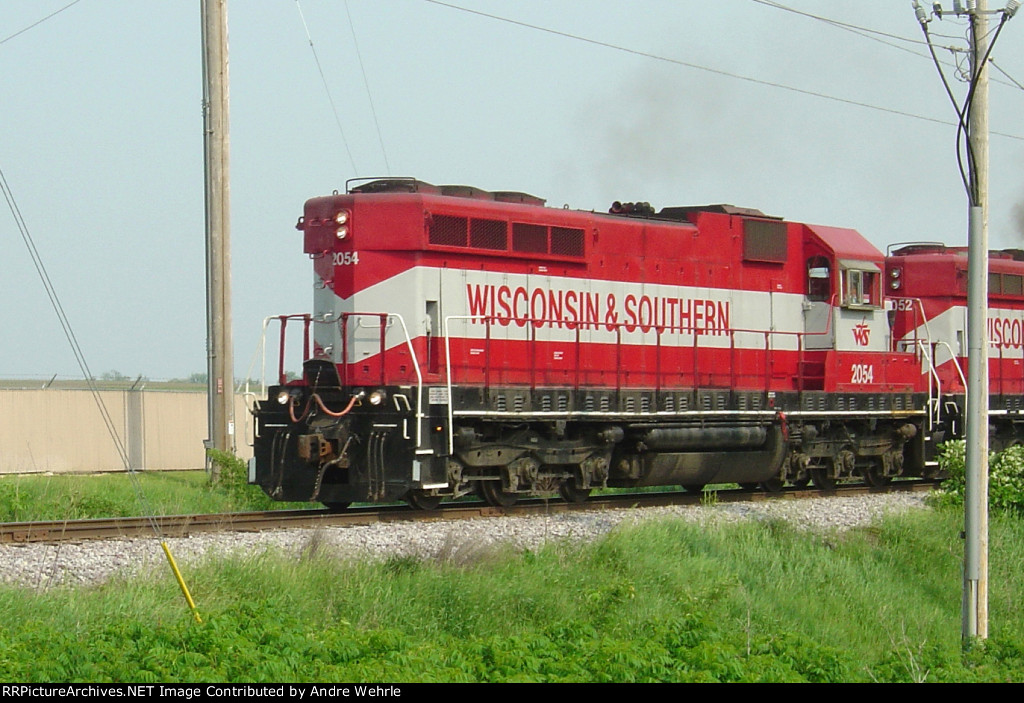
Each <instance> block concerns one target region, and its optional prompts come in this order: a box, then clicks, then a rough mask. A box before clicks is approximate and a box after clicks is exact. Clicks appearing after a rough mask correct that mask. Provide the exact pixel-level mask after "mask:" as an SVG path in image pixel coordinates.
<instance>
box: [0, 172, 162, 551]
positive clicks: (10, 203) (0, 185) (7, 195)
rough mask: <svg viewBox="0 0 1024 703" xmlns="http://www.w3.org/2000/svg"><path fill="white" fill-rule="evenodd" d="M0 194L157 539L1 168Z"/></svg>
mask: <svg viewBox="0 0 1024 703" xmlns="http://www.w3.org/2000/svg"><path fill="white" fill-rule="evenodd" d="M0 190H2V191H3V194H4V199H5V200H6V201H7V207H8V208H9V209H10V211H11V215H12V216H13V217H14V222H15V225H16V226H17V228H18V232H19V233H20V234H21V238H22V241H23V242H24V243H25V247H26V248H27V249H28V253H29V257H30V258H31V259H32V264H33V266H35V269H36V273H38V274H39V278H40V280H41V281H42V283H43V288H44V289H45V290H46V296H47V297H48V298H49V300H50V305H51V306H52V307H53V310H54V312H55V313H56V314H57V320H58V321H59V323H60V326H61V329H62V330H63V332H64V336H65V337H66V338H67V340H68V344H69V345H70V346H71V352H72V354H74V357H75V361H76V362H77V363H78V368H79V369H80V370H81V372H82V375H83V377H84V378H85V383H86V386H87V387H88V389H89V392H90V393H91V394H92V397H93V400H94V401H95V403H96V407H97V408H98V409H99V412H100V416H101V417H102V419H103V424H104V425H105V426H106V428H107V432H108V433H109V434H110V438H111V440H112V441H113V443H114V448H115V450H116V451H117V454H118V457H119V458H120V459H121V463H122V464H123V465H124V468H125V470H126V471H127V472H128V475H129V476H130V477H131V480H132V486H133V488H134V489H135V492H136V498H137V499H138V500H139V503H140V504H141V505H142V506H143V507H144V512H145V513H146V514H147V515H149V522H150V525H151V526H152V528H153V531H154V533H155V534H157V535H160V534H161V531H160V526H159V524H158V523H157V522H156V520H155V518H154V517H153V515H152V513H153V511H152V510H150V509H149V506H148V503H147V501H146V498H145V495H144V494H143V493H142V487H141V486H140V485H139V483H138V477H137V476H136V475H135V473H136V472H135V469H134V467H132V465H131V460H130V459H129V457H128V451H127V449H126V448H125V445H124V442H123V441H122V440H121V436H120V435H119V434H118V432H117V428H116V427H115V425H114V421H113V418H111V416H110V412H109V411H108V410H107V405H106V403H104V402H103V397H102V396H101V395H100V392H99V388H98V387H97V385H96V379H95V377H94V376H93V374H92V370H91V369H90V368H89V363H88V362H87V361H86V358H85V354H84V352H83V351H82V347H81V345H80V344H79V343H78V337H77V336H76V335H75V331H74V329H73V328H72V326H71V321H70V320H69V319H68V316H67V313H66V312H65V311H64V306H63V305H62V304H61V301H60V296H59V295H58V294H57V290H56V288H54V285H53V281H52V280H51V279H50V274H49V273H48V272H47V270H46V265H45V264H44V263H43V259H42V256H40V254H39V250H38V249H37V248H36V245H35V240H34V239H33V238H32V233H31V232H30V231H29V228H28V224H27V223H26V222H25V218H24V216H22V214H21V209H20V208H19V207H18V203H17V200H15V198H14V192H13V191H12V190H11V187H10V184H9V183H8V182H7V176H6V175H5V174H4V171H3V168H0Z"/></svg>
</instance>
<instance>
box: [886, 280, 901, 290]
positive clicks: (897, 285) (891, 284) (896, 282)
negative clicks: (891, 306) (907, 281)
mask: <svg viewBox="0 0 1024 703" xmlns="http://www.w3.org/2000/svg"><path fill="white" fill-rule="evenodd" d="M889 287H890V288H892V289H893V290H899V289H900V288H902V287H903V281H901V280H900V279H898V278H894V279H893V280H891V281H889Z"/></svg>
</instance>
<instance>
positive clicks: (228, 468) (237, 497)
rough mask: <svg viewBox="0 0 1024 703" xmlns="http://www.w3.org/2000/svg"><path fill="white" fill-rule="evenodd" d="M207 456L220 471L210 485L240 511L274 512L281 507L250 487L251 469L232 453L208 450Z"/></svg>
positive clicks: (258, 490)
mask: <svg viewBox="0 0 1024 703" xmlns="http://www.w3.org/2000/svg"><path fill="white" fill-rule="evenodd" d="M206 455H207V456H208V457H210V461H212V462H213V463H214V464H216V465H217V467H218V468H219V469H220V470H219V471H218V472H217V477H216V478H215V479H214V478H213V477H211V479H210V485H211V486H213V487H214V488H216V489H218V490H220V491H222V492H223V493H225V494H226V495H227V496H228V498H229V499H230V501H231V503H232V504H233V505H234V507H235V508H236V509H239V510H272V509H274V508H279V507H281V506H280V504H278V503H276V502H275V501H273V500H271V499H270V498H269V497H268V496H267V495H266V494H265V493H264V492H263V491H262V490H260V489H259V488H258V487H257V486H251V485H249V467H248V465H247V464H246V462H245V460H244V459H240V458H239V457H237V456H235V455H234V454H232V453H231V452H225V451H221V450H219V449H207V450H206Z"/></svg>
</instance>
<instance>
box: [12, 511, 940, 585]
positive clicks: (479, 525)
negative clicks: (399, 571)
mask: <svg viewBox="0 0 1024 703" xmlns="http://www.w3.org/2000/svg"><path fill="white" fill-rule="evenodd" d="M924 495H925V494H923V493H894V494H887V495H866V496H858V497H835V498H817V499H804V500H766V501H759V502H754V503H719V504H715V505H701V506H688V507H682V506H676V507H668V508H645V509H636V510H603V511H599V512H570V513H555V514H552V515H546V516H534V517H492V518H479V519H475V520H459V521H428V522H409V523H388V524H376V525H368V526H358V527H320V528H316V529H286V530H268V531H264V532H219V533H210V534H197V535H193V536H190V537H181V538H171V539H168V540H167V542H168V546H169V548H170V550H171V552H172V553H173V555H174V558H175V559H176V560H177V562H178V563H179V564H182V565H186V564H189V563H193V562H195V560H196V559H198V558H201V557H202V556H203V555H208V554H209V555H215V554H235V553H237V554H246V555H252V554H258V553H260V552H261V551H263V550H266V549H277V550H280V551H281V552H282V553H285V554H299V553H301V552H302V551H304V550H308V549H309V548H310V547H311V546H314V545H315V547H316V548H317V550H318V551H319V552H320V553H325V554H335V555H337V556H338V558H340V559H349V560H357V559H367V558H370V559H374V558H376V559H383V558H387V557H394V556H408V557H418V558H424V559H433V558H439V559H440V558H443V559H446V560H450V561H458V560H460V559H461V558H469V557H470V555H471V554H473V553H476V552H478V551H479V550H481V549H489V548H492V547H493V546H495V545H501V544H509V545H511V546H512V547H514V548H516V549H536V548H538V547H540V546H541V545H542V544H544V543H545V542H549V541H591V540H594V539H597V538H599V537H600V536H602V535H604V534H606V533H607V532H608V531H609V530H611V529H612V528H613V527H615V526H616V525H618V524H620V523H622V522H637V521H641V520H648V519H653V518H663V517H668V516H673V517H678V518H682V519H685V520H691V521H714V520H722V521H737V520H743V519H757V520H765V519H783V520H787V521H789V522H791V523H792V524H794V525H795V526H797V527H799V528H801V529H811V530H829V529H839V530H843V529H848V528H850V527H855V526H861V525H866V524H868V523H870V522H871V521H872V520H874V519H875V518H876V517H878V516H880V515H882V514H884V513H887V512H898V511H904V510H910V509H924V508H925V507H926V506H925V504H924ZM163 559H164V555H163V550H162V549H161V548H160V543H159V540H157V539H153V538H147V539H124V540H104V541H87V542H81V543H64V544H13V545H12V544H2V545H0V582H2V583H7V584H16V585H19V586H24V587H28V588H36V589H45V588H51V587H54V586H60V585H74V584H95V583H100V582H102V581H103V580H105V579H107V578H108V577H109V576H111V575H112V574H114V573H118V572H130V571H134V570H137V569H140V568H144V567H145V566H147V565H151V564H153V563H154V562H156V561H158V560H159V561H162V560H163Z"/></svg>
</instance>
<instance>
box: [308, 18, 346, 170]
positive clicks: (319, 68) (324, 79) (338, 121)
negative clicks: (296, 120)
mask: <svg viewBox="0 0 1024 703" xmlns="http://www.w3.org/2000/svg"><path fill="white" fill-rule="evenodd" d="M295 7H296V8H297V9H298V11H299V18H300V19H301V20H302V27H303V29H305V30H306V39H308V40H309V48H310V50H311V51H312V52H313V60H314V61H315V62H316V70H317V71H319V72H320V81H321V82H322V83H323V85H324V90H325V91H326V92H327V100H328V102H330V103H331V110H332V111H333V112H334V122H335V123H336V124H337V125H338V132H340V133H341V141H342V143H343V144H344V145H345V152H346V153H347V154H348V160H349V163H350V164H351V165H352V172H353V173H359V169H358V168H357V167H356V160H355V158H354V157H353V156H352V149H350V148H349V146H348V139H346V138H345V128H344V127H342V126H341V117H339V116H338V106H337V105H336V104H335V103H334V96H333V95H331V88H330V86H329V85H327V77H326V76H325V75H324V69H323V66H322V65H321V64H320V56H319V55H318V54H317V52H316V47H315V46H314V45H313V37H312V35H310V33H309V25H307V24H306V16H305V15H304V14H303V13H302V5H301V4H300V3H299V0H295Z"/></svg>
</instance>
